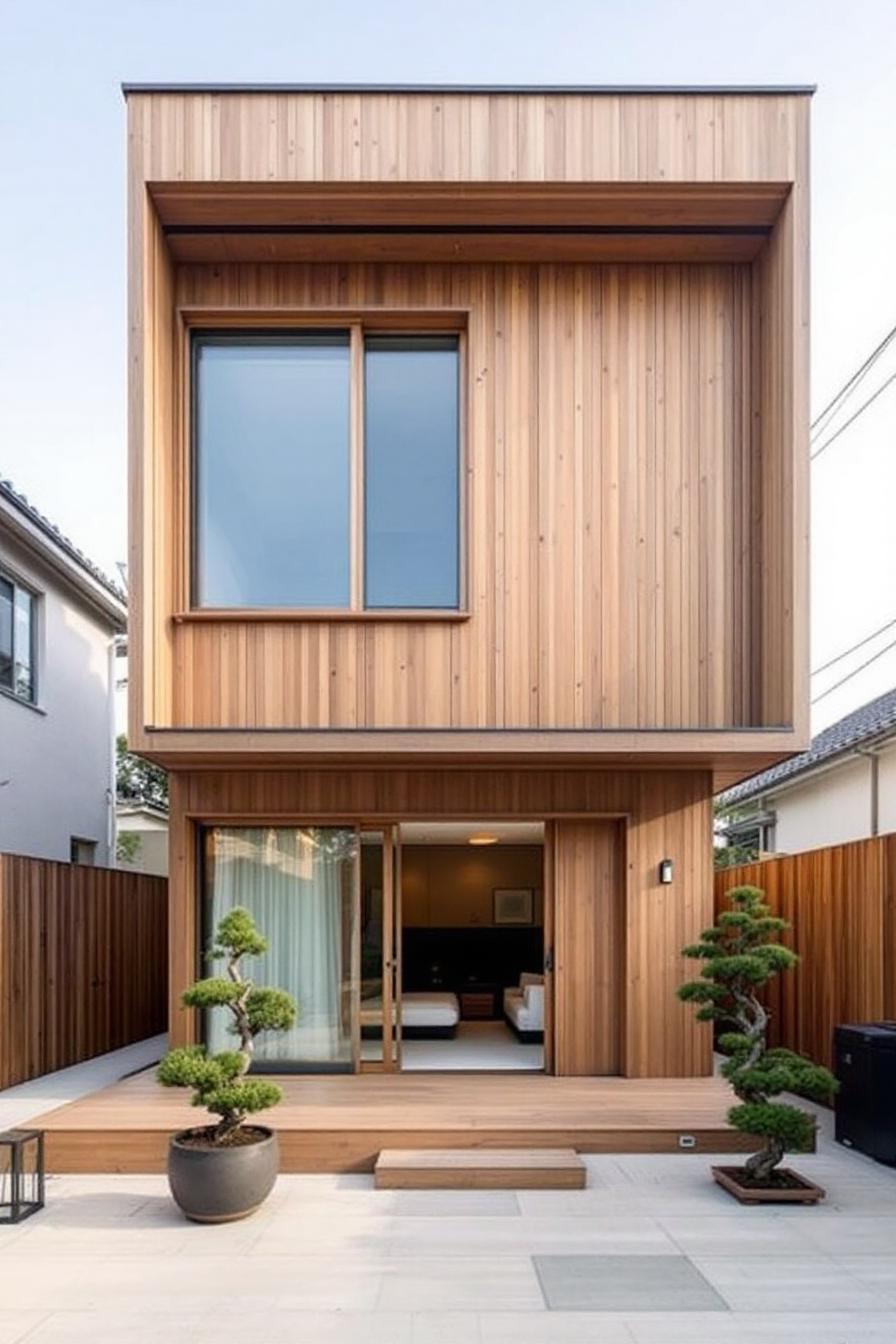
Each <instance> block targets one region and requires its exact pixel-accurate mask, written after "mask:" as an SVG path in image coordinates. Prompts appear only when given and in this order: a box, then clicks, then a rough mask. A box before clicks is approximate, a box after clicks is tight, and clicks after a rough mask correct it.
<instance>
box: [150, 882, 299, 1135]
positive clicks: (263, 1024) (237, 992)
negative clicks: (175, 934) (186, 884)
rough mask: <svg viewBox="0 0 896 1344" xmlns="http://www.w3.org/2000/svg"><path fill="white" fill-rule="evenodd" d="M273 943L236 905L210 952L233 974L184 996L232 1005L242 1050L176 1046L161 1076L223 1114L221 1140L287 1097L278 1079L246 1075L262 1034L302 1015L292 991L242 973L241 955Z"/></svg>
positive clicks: (205, 1005) (193, 1004) (203, 1005)
mask: <svg viewBox="0 0 896 1344" xmlns="http://www.w3.org/2000/svg"><path fill="white" fill-rule="evenodd" d="M267 946H268V944H267V939H266V938H264V937H263V935H262V934H261V933H260V932H259V930H258V929H257V928H256V927H255V921H254V920H253V918H252V916H251V915H250V913H249V911H248V910H244V909H243V908H242V907H241V906H235V907H234V908H233V909H232V910H230V911H228V913H227V914H226V915H225V916H224V918H223V919H222V920H221V922H220V923H219V925H218V928H217V930H216V931H215V938H214V943H213V947H212V951H211V954H210V955H211V956H212V957H213V958H217V959H220V958H222V957H223V958H225V959H226V962H227V968H226V969H227V974H226V975H217V976H209V977H208V978H206V979H204V980H198V981H196V983H195V984H193V985H190V987H189V988H188V989H186V990H184V992H183V995H182V996H181V997H182V1001H183V1003H184V1006H185V1007H188V1008H198V1009H201V1010H202V1011H208V1010H210V1009H212V1008H224V1009H226V1010H227V1011H228V1012H229V1013H230V1016H231V1023H230V1029H231V1031H233V1033H234V1034H235V1035H236V1036H238V1037H239V1042H240V1045H239V1049H236V1050H221V1051H218V1053H217V1054H214V1055H210V1054H209V1053H208V1052H207V1051H206V1049H205V1048H204V1047H203V1046H187V1047H182V1048H180V1049H177V1050H171V1051H169V1053H168V1054H167V1055H166V1056H165V1058H164V1059H163V1060H162V1062H161V1064H160V1065H159V1068H158V1072H157V1074H156V1076H157V1078H158V1080H159V1082H160V1083H161V1084H162V1085H163V1086H164V1087H189V1088H192V1090H193V1105H194V1106H203V1107H205V1109H206V1110H207V1111H209V1112H210V1113H211V1114H212V1115H216V1116H218V1117H219V1120H218V1124H217V1125H216V1127H215V1130H214V1136H215V1139H216V1141H217V1142H219V1143H225V1142H227V1140H228V1138H229V1136H230V1135H231V1134H233V1133H234V1131H235V1130H237V1129H239V1127H240V1125H241V1124H243V1122H244V1121H245V1119H246V1116H248V1115H252V1114H254V1113H255V1112H257V1111H263V1110H267V1108H268V1107H269V1106H275V1105H276V1104H277V1102H278V1101H279V1100H280V1098H281V1095H282V1094H281V1091H280V1088H279V1087H277V1085H276V1084H275V1083H271V1082H268V1081H267V1080H266V1079H263V1078H248V1077H246V1074H247V1073H248V1070H249V1065H250V1063H251V1061H252V1053H253V1050H254V1042H255V1037H256V1036H257V1035H258V1034H259V1032H262V1031H288V1030H289V1028H290V1027H291V1026H293V1024H294V1023H295V1021H296V1018H297V1016H298V1008H297V1005H296V1002H295V1000H294V999H293V997H292V995H290V994H287V992H286V990H284V989H274V988H271V987H269V986H256V985H254V984H253V983H252V981H251V980H249V979H247V978H246V977H245V976H244V975H243V973H242V969H241V959H242V958H243V957H244V956H260V955H261V954H262V953H263V952H265V951H266V950H267Z"/></svg>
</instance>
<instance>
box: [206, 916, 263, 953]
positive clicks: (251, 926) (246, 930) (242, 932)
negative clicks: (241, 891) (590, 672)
mask: <svg viewBox="0 0 896 1344" xmlns="http://www.w3.org/2000/svg"><path fill="white" fill-rule="evenodd" d="M267 950H268V940H267V938H265V937H264V935H263V934H261V933H259V931H258V929H257V928H256V927H255V920H254V919H253V918H252V916H251V915H250V914H249V911H248V910H245V909H244V908H243V907H242V906H241V905H235V906H234V907H233V909H232V910H228V912H227V914H226V915H225V916H224V918H223V919H222V920H221V922H220V924H219V925H218V928H217V930H216V932H215V941H214V945H213V946H212V950H211V956H212V957H228V958H234V957H260V956H261V954H262V953H263V952H267Z"/></svg>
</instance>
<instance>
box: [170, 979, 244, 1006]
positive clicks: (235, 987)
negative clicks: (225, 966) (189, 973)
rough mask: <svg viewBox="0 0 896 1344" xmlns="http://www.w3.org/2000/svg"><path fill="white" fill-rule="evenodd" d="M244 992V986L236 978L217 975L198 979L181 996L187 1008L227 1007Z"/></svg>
mask: <svg viewBox="0 0 896 1344" xmlns="http://www.w3.org/2000/svg"><path fill="white" fill-rule="evenodd" d="M242 993H244V989H243V986H242V985H241V984H239V983H238V982H237V981H236V980H225V979H224V977H223V976H222V975H216V976H212V977H211V978H210V979H208V980H197V981H196V983H195V984H193V985H190V987H189V989H185V990H184V992H183V994H182V995H181V996H180V997H181V1003H183V1005H184V1007H185V1008H202V1009H207V1008H226V1007H227V1005H228V1004H231V1003H236V1001H237V999H238V998H239V997H240V995H241V994H242Z"/></svg>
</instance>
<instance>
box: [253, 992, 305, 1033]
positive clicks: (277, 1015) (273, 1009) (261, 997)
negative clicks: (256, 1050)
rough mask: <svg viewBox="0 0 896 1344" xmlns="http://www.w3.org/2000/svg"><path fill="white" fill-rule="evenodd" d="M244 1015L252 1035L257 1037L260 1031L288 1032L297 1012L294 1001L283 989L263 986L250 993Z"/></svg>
mask: <svg viewBox="0 0 896 1344" xmlns="http://www.w3.org/2000/svg"><path fill="white" fill-rule="evenodd" d="M246 1014H247V1016H248V1018H249V1025H250V1027H251V1028H252V1035H253V1036H257V1035H258V1033H259V1032H260V1031H289V1029H290V1027H293V1026H295V1022H296V1018H297V1016H298V1010H297V1008H296V1001H295V999H294V998H293V997H292V995H291V994H287V992H286V990H285V989H272V988H271V987H270V986H269V985H264V986H259V988H258V989H253V990H251V991H250V993H249V996H248V998H247V999H246Z"/></svg>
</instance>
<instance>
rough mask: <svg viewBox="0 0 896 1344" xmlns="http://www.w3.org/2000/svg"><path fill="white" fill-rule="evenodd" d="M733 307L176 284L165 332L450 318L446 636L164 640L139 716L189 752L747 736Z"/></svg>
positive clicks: (650, 278) (628, 284) (645, 296)
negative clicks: (335, 313) (261, 740)
mask: <svg viewBox="0 0 896 1344" xmlns="http://www.w3.org/2000/svg"><path fill="white" fill-rule="evenodd" d="M750 284H751V280H750V272H749V269H748V268H745V267H740V266H697V267H680V266H624V267H614V266H606V267H587V266H514V267H502V266H474V267H464V266H455V267H450V266H419V267H401V266H391V267H386V266H382V267H377V266H370V267H361V266H345V267H337V266H217V267H182V268H180V270H179V274H178V287H177V299H178V302H179V303H181V304H184V305H186V306H187V307H188V308H190V309H196V308H202V307H208V306H211V307H213V308H219V307H223V308H228V309H230V308H233V307H234V306H237V307H238V306H240V305H244V306H245V307H258V308H266V307H267V306H269V305H271V306H273V307H275V308H278V309H284V308H289V307H294V308H297V309H303V308H304V309H307V308H314V307H317V306H324V307H339V306H340V305H348V306H350V307H360V308H364V307H365V306H367V305H374V306H385V307H390V306H391V307H412V308H417V309H425V308H427V307H434V308H451V309H462V310H468V312H469V327H468V359H467V363H468V404H469V411H468V437H467V443H466V455H467V463H468V487H469V492H468V504H469V508H468V528H467V531H468V538H469V540H468V549H467V554H466V559H467V585H468V591H469V607H470V618H469V620H467V621H464V622H460V623H451V624H449V623H440V622H432V621H427V622H422V621H418V622H414V621H410V622H401V623H396V622H391V621H369V622H368V621H357V622H333V623H330V624H327V623H325V622H321V621H304V622H303V621H295V622H292V621H291V622H273V621H268V622H265V621H263V620H252V621H250V622H242V623H240V622H236V623H235V622H233V621H226V622H225V621H220V622H214V621H212V622H209V621H201V622H190V621H185V622H183V623H182V624H179V625H177V626H176V627H175V628H174V635H173V664H172V665H171V668H170V671H169V673H168V683H167V688H166V690H165V692H164V694H163V692H162V691H161V688H160V690H159V694H158V697H157V699H156V705H157V707H158V709H159V711H161V710H162V709H163V707H164V701H165V696H166V695H170V696H171V701H172V708H173V719H172V720H170V721H173V726H176V727H191V728H195V727H201V728H217V727H223V728H237V727H250V728H251V727H264V728H274V727H280V728H291V727H299V726H301V727H304V728H314V727H323V728H334V727H338V728H357V727H375V728H410V727H423V728H428V727H437V728H461V727H467V728H504V729H508V728H529V727H535V728H542V729H543V728H563V727H566V728H586V729H594V728H600V729H613V728H627V727H639V728H651V727H655V728H683V727H694V728H705V727H709V728H721V727H730V726H734V727H742V726H747V725H750V724H752V723H756V722H759V721H760V720H759V718H758V715H759V703H758V701H759V686H758V682H757V680H756V678H755V677H753V676H751V675H749V669H748V667H747V668H746V669H745V668H744V666H743V659H744V656H745V651H746V650H750V649H751V648H752V646H753V644H754V642H755V641H756V639H757V638H758V632H759V628H760V618H759V614H758V612H756V611H755V608H754V600H753V599H754V596H755V594H754V591H753V589H752V588H751V587H750V586H749V585H748V584H744V583H743V582H741V581H740V576H741V574H742V572H743V570H744V567H745V566H746V567H747V568H748V569H749V567H750V566H751V565H752V564H753V555H754V551H755V546H756V538H757V537H758V524H757V516H758V509H757V503H756V500H755V498H754V486H755V482H754V473H753V470H752V467H751V462H752V441H751V428H750V416H749V414H745V413H743V411H742V410H741V408H742V407H743V406H744V405H748V404H749V402H750V397H751V389H752V386H753V376H752V359H753V352H752V347H751V341H750V321H749V316H750ZM165 470H166V471H168V470H170V468H169V466H168V464H167V462H166V466H165ZM182 478H183V472H181V473H180V479H178V477H177V476H176V475H175V476H173V477H172V479H171V483H170V488H169V491H168V496H167V498H165V497H164V496H163V502H162V505H161V507H162V511H163V513H164V514H165V516H166V519H167V524H166V525H167V527H168V529H169V530H170V527H171V515H172V514H173V515H174V516H175V520H176V519H177V515H178V508H179V506H180V504H181V503H182V501H183V496H184V491H183V484H184V483H183V479H182ZM186 525H187V522H186V519H184V520H183V522H181V523H178V522H177V521H175V523H174V532H175V534H179V532H180V530H181V528H182V527H186ZM160 535H162V536H164V535H166V533H165V531H164V530H163V531H162V533H161V534H160ZM155 553H156V554H157V555H158V554H159V553H160V548H159V547H157V548H156V552H155ZM165 557H166V559H165V563H166V564H169V565H170V558H169V557H170V552H169V550H168V549H167V547H166V549H165ZM159 563H160V564H161V561H160V562H159ZM158 583H159V585H160V587H161V588H162V589H164V576H163V575H161V574H160V575H159V576H158ZM175 586H177V585H176V584H175ZM180 588H181V592H180V599H179V602H175V604H174V605H175V607H176V608H177V609H183V607H184V606H185V605H186V604H187V598H188V593H187V589H186V576H185V575H181V576H180ZM166 600H167V599H166V597H165V595H164V591H162V595H161V596H160V598H159V601H160V603H162V604H163V605H164V602H165V601H166ZM168 631H170V627H168ZM168 631H166V638H170V633H169V632H168ZM161 634H162V628H161V627H159V638H160V639H161ZM154 675H155V677H156V680H157V681H159V682H161V681H164V680H165V676H164V669H163V666H162V654H161V653H160V654H159V658H158V660H157V663H156V667H155V671H154ZM155 722H156V726H161V725H162V724H163V723H167V722H169V720H165V719H162V720H158V719H157V720H156V721H155Z"/></svg>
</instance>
